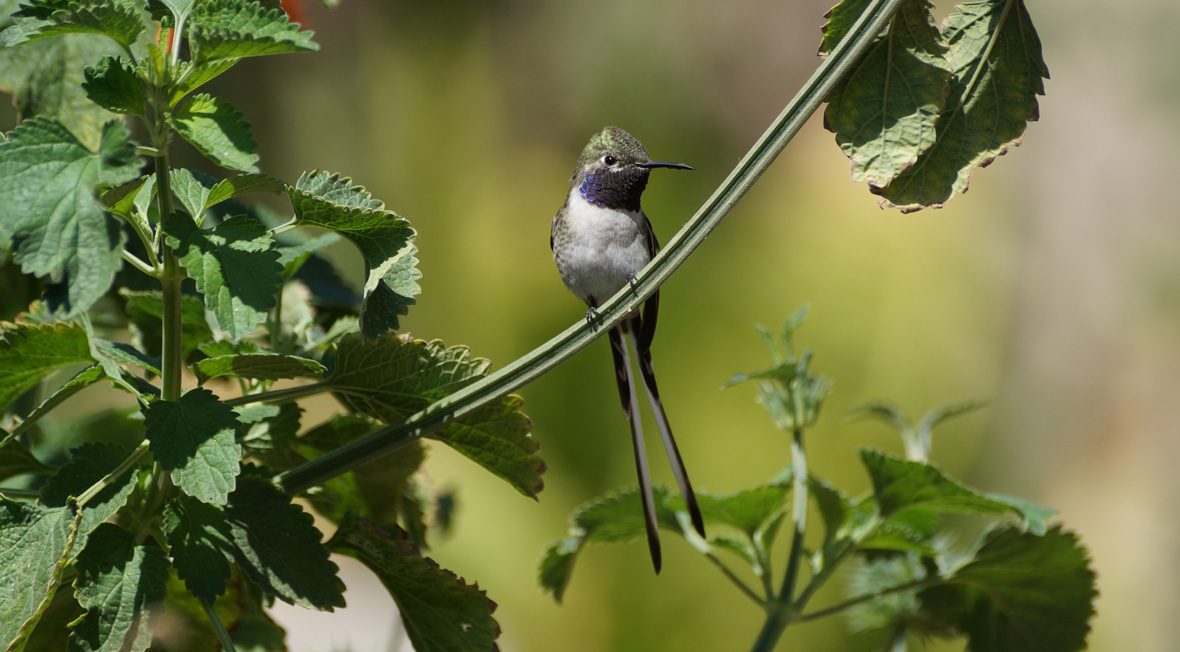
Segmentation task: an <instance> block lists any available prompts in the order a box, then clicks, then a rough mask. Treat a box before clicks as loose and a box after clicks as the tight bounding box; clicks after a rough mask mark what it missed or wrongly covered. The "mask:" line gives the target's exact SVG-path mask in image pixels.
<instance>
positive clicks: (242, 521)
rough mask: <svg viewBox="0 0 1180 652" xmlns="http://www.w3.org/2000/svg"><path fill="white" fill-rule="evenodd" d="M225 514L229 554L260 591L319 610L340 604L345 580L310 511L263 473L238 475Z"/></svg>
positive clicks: (342, 600) (342, 598) (342, 601)
mask: <svg viewBox="0 0 1180 652" xmlns="http://www.w3.org/2000/svg"><path fill="white" fill-rule="evenodd" d="M225 514H226V517H227V518H228V520H229V527H230V533H231V535H232V537H233V542H234V559H236V560H237V562H238V566H239V567H241V569H242V570H243V571H245V573H246V575H248V576H249V577H250V579H252V580H254V582H255V583H256V584H258V586H260V587H261V588H262V589H263V590H264V591H265V592H267V593H268V594H270V595H273V596H275V597H277V598H279V599H280V600H283V601H284V602H288V603H291V604H297V605H302V606H305V607H311V608H313V609H320V610H322V611H332V609H333V608H334V607H343V606H344V597H343V591H344V584H343V583H342V582H341V581H340V578H339V577H337V576H336V573H337V568H336V564H335V563H333V562H332V561H331V560H329V559H328V549H327V548H326V547H324V544H323V543H322V542H321V535H320V532H319V530H317V529H316V528H315V526H314V525H312V519H311V515H309V514H308V513H307V512H305V511H303V509H301V508H300V507H299V506H298V505H294V504H292V503H291V498H290V497H289V496H287V495H285V494H283V492H282V491H280V490H279V489H278V487H276V486H275V485H273V484H271V483H270V482H268V481H266V480H264V479H262V478H258V477H253V476H245V477H242V478H241V479H239V481H238V488H237V489H236V490H235V491H234V493H232V494H230V497H229V505H228V506H227V507H226V509H225Z"/></svg>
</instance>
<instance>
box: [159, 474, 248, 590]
mask: <svg viewBox="0 0 1180 652" xmlns="http://www.w3.org/2000/svg"><path fill="white" fill-rule="evenodd" d="M164 532H165V533H166V534H167V535H168V546H169V547H170V548H171V554H172V565H173V566H174V567H175V568H176V573H177V575H179V576H180V579H182V580H184V585H185V586H186V587H187V588H188V590H189V591H190V592H191V593H192V594H193V595H195V596H197V598H199V599H201V600H203V601H205V602H206V603H208V604H213V602H214V601H215V600H216V599H217V597H218V596H220V595H221V594H222V593H225V583H226V580H227V579H229V575H230V567H229V563H230V562H231V561H233V541H232V538H233V536H232V534H231V533H230V529H229V523H228V521H227V520H226V516H225V512H223V511H222V509H221V508H220V507H215V506H213V505H209V504H207V503H203V502H201V501H199V500H196V499H194V498H191V497H189V496H177V497H176V498H175V499H173V500H172V502H170V503H168V506H167V508H165V510H164Z"/></svg>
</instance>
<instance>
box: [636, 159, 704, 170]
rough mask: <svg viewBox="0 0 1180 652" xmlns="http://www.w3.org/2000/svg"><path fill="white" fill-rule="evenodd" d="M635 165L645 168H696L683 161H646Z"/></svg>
mask: <svg viewBox="0 0 1180 652" xmlns="http://www.w3.org/2000/svg"><path fill="white" fill-rule="evenodd" d="M635 165H638V166H639V167H641V168H647V169H649V170H650V169H652V168H672V169H673V170H694V169H696V168H694V167H693V166H691V165H687V164H684V163H669V162H668V161H648V162H647V163H636V164H635Z"/></svg>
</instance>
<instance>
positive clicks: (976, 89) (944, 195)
mask: <svg viewBox="0 0 1180 652" xmlns="http://www.w3.org/2000/svg"><path fill="white" fill-rule="evenodd" d="M942 38H943V40H944V41H945V42H946V43H947V44H948V45H949V49H948V50H947V55H946V58H947V62H948V63H949V65H950V68H951V72H952V76H951V81H950V86H949V90H948V94H947V100H946V106H945V107H944V108H943V111H942V114H941V115H940V116H939V118H938V122H937V124H936V139H935V142H934V144H933V145H932V146H931V147H930V148H929V149H927V150H926V151H925V152H924V153H923V154H922V156H921V157H919V159H918V161H917V162H916V163H915V164H914V165H913V166H911V167H909V168H908V169H907V170H906V171H905V172H903V173H902V174H901V175H899V176H897V177H896V178H894V179H893V181H892V182H891V183H889V185H887V186H885V187H884V188H880V189H874V192H877V193H878V194H880V195H881V196H882V197H883V198H884V199H885V201H886V202H888V203H889V204H892V205H894V206H897V207H899V208H901V209H902V210H918V209H920V208H922V207H924V206H936V207H937V206H941V205H943V204H945V203H946V202H947V201H948V200H949V199H950V198H951V196H952V195H954V194H955V193H963V192H966V191H967V184H968V182H970V180H971V173H972V172H973V171H974V170H975V168H976V167H982V166H986V165H987V164H988V163H990V162H991V161H992V160H993V159H995V158H996V157H997V156H1000V155H1002V154H1004V153H1005V152H1007V151H1008V148H1009V147H1011V146H1012V145H1015V144H1017V143H1019V141H1020V138H1021V136H1022V135H1023V134H1024V130H1025V127H1026V126H1027V124H1028V122H1029V121H1033V120H1036V119H1038V117H1039V112H1040V109H1039V107H1038V104H1037V95H1044V94H1045V85H1044V81H1043V79H1044V78H1047V77H1048V76H1049V71H1048V68H1047V67H1046V66H1045V62H1044V59H1043V58H1042V56H1041V42H1040V38H1039V37H1038V36H1037V32H1036V29H1035V28H1034V27H1033V24H1032V18H1031V17H1030V16H1029V14H1028V10H1027V9H1026V8H1025V3H1024V2H1023V0H1003V1H1002V2H1001V1H996V0H969V1H966V2H961V3H959V5H958V7H957V9H956V11H955V12H953V13H952V14H951V15H950V16H948V17H947V19H946V21H945V22H944V23H943V26H942Z"/></svg>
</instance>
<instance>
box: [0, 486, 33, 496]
mask: <svg viewBox="0 0 1180 652" xmlns="http://www.w3.org/2000/svg"><path fill="white" fill-rule="evenodd" d="M0 496H7V497H9V498H39V497H40V496H41V490H40V489H23V488H21V489H18V488H16V487H0Z"/></svg>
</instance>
